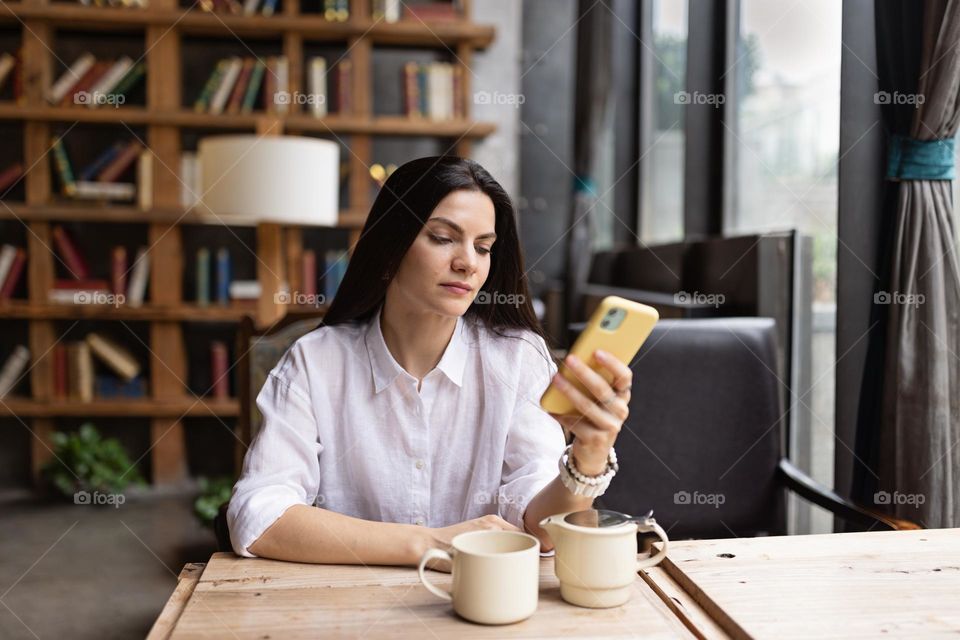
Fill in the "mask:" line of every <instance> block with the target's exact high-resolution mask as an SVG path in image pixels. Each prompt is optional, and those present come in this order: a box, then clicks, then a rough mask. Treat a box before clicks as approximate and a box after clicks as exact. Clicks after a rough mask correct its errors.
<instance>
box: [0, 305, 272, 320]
mask: <svg viewBox="0 0 960 640" xmlns="http://www.w3.org/2000/svg"><path fill="white" fill-rule="evenodd" d="M255 312H256V307H255V306H254V305H239V304H238V305H234V306H219V305H209V306H205V307H201V306H198V305H191V304H182V305H176V306H161V305H149V304H145V305H143V306H142V307H127V306H124V305H121V306H118V307H114V306H111V305H98V304H56V303H52V302H50V303H28V302H26V301H21V300H9V301H5V302H3V303H0V318H2V319H29V320H76V319H81V318H82V319H91V320H132V321H136V320H143V321H164V320H167V321H190V322H239V321H240V319H241V318H243V316H245V315H253V314H254V313H255Z"/></svg>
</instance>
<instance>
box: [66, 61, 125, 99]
mask: <svg viewBox="0 0 960 640" xmlns="http://www.w3.org/2000/svg"><path fill="white" fill-rule="evenodd" d="M111 66H113V65H112V64H111V63H110V62H107V61H105V60H97V61H96V62H94V63H93V66H92V67H90V69H88V70H87V72H86V73H85V74H83V77H81V78H80V80H78V81H77V83H76V84H74V85H73V86H72V87H70V89H69V90H68V91H67V93H66V94H65V95H64V96H63V100H61V101H60V106H62V107H68V106H70V105H73V104H85V103H86V102H87V101H88V100H89V99H90V88H91V87H92V86H93V85H94V84H95V83H96V82H97V81H98V80H100V78H102V77H103V74H105V73H106V72H107V71H109V70H110V67H111Z"/></svg>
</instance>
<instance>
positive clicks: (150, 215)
mask: <svg viewBox="0 0 960 640" xmlns="http://www.w3.org/2000/svg"><path fill="white" fill-rule="evenodd" d="M9 219H12V220H16V219H20V220H23V221H25V222H27V221H33V220H57V221H61V222H122V223H129V222H136V223H143V222H166V223H173V222H177V223H178V224H203V225H223V224H227V225H228V226H233V227H255V226H256V225H257V222H258V221H256V220H249V219H236V218H228V217H223V216H221V217H220V219H218V218H216V217H214V216H212V215H210V214H204V213H201V212H200V211H195V210H192V211H187V212H184V211H183V210H182V209H179V210H178V209H150V210H147V211H141V210H140V209H137V208H135V207H125V206H111V205H102V206H98V205H96V204H90V205H82V204H70V203H64V204H52V205H36V206H28V205H24V204H22V203H4V204H3V205H0V220H9ZM366 219H367V212H366V211H352V210H349V209H344V210H343V211H341V212H340V219H339V223H338V225H337V226H338V227H341V228H345V229H354V228H359V227H362V226H363V223H364V222H365V221H366ZM295 226H298V227H306V228H309V227H310V226H311V225H308V224H299V225H295Z"/></svg>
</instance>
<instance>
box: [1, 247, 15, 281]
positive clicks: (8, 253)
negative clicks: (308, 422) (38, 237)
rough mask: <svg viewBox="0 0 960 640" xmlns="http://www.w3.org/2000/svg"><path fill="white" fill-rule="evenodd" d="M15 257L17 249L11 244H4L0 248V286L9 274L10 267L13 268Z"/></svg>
mask: <svg viewBox="0 0 960 640" xmlns="http://www.w3.org/2000/svg"><path fill="white" fill-rule="evenodd" d="M16 256H17V248H16V247H15V246H13V245H12V244H5V245H3V246H2V247H0V285H2V284H3V282H4V280H6V279H7V274H8V273H10V267H11V266H13V260H14V258H16Z"/></svg>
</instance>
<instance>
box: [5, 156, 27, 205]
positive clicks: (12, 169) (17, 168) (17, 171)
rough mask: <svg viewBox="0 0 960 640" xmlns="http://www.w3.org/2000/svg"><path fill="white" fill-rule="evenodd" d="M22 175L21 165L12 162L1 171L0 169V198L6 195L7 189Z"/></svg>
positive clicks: (18, 180)
mask: <svg viewBox="0 0 960 640" xmlns="http://www.w3.org/2000/svg"><path fill="white" fill-rule="evenodd" d="M22 177H23V165H22V164H21V163H19V162H14V163H13V164H11V165H10V166H8V167H7V168H6V169H4V170H3V171H0V198H3V196H5V195H7V190H8V189H11V188H12V187H13V186H14V185H16V184H17V183H18V182H20V178H22Z"/></svg>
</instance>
